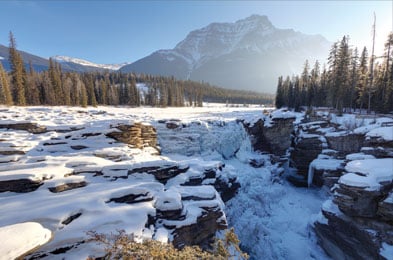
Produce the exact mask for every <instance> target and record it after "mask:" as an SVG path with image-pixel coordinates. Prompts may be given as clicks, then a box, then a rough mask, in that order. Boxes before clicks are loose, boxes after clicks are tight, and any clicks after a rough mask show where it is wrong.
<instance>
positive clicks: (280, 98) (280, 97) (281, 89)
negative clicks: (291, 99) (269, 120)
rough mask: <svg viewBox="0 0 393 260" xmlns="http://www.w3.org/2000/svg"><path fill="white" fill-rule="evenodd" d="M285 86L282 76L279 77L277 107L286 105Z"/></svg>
mask: <svg viewBox="0 0 393 260" xmlns="http://www.w3.org/2000/svg"><path fill="white" fill-rule="evenodd" d="M284 95H285V93H284V86H283V82H282V76H280V77H278V84H277V92H276V102H275V104H276V107H277V108H281V107H283V106H284V105H285V101H284Z"/></svg>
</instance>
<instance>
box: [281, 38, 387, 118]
mask: <svg viewBox="0 0 393 260" xmlns="http://www.w3.org/2000/svg"><path fill="white" fill-rule="evenodd" d="M384 47H385V48H384V54H383V55H382V56H379V57H375V56H373V55H369V52H368V50H367V48H366V47H364V48H363V49H362V50H361V51H360V52H359V50H358V49H357V48H352V47H351V46H350V44H349V37H348V36H344V37H343V38H342V40H341V41H338V42H335V43H334V44H333V45H332V47H331V49H330V53H329V56H328V61H327V66H326V65H323V66H322V68H321V64H320V63H319V62H318V61H316V62H315V64H313V65H312V68H311V67H310V64H309V63H308V61H306V62H305V65H304V68H303V72H302V73H301V75H296V76H293V77H289V76H287V77H286V78H284V77H282V76H281V77H279V78H278V85H277V93H276V100H275V103H276V106H277V107H278V108H279V107H284V106H286V107H289V108H294V109H295V110H299V109H300V107H301V106H308V107H331V108H335V109H336V110H337V111H339V112H349V111H362V110H363V111H364V110H367V111H368V112H371V111H375V112H380V113H388V112H391V111H393V34H392V33H390V34H389V35H388V37H387V40H386V42H385V46H384Z"/></svg>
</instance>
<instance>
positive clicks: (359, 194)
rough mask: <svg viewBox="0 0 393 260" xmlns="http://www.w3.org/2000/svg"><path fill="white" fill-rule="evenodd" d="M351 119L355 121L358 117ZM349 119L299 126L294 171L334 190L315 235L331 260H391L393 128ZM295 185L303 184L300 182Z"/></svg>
mask: <svg viewBox="0 0 393 260" xmlns="http://www.w3.org/2000/svg"><path fill="white" fill-rule="evenodd" d="M348 118H352V119H351V120H352V121H353V122H357V121H356V120H357V119H356V117H354V116H352V117H348ZM348 118H345V117H343V118H338V119H336V122H332V121H331V120H330V119H328V118H325V119H324V118H318V120H319V121H314V122H306V123H301V124H299V125H297V126H296V127H295V131H294V139H293V140H294V141H293V143H292V148H291V155H290V162H291V166H292V167H295V168H296V169H297V173H298V174H299V175H300V177H299V178H300V179H303V185H308V186H310V185H314V186H323V185H324V186H327V187H329V189H331V193H332V194H331V196H332V199H330V200H328V201H326V202H325V203H324V205H323V206H322V209H321V213H320V216H319V218H318V220H317V221H316V222H315V223H314V230H315V232H316V234H317V237H318V239H319V243H320V245H321V246H322V247H323V249H324V250H325V251H326V252H327V253H328V254H329V255H330V256H331V257H333V259H390V258H391V255H389V252H390V251H389V248H393V225H392V223H393V214H392V213H393V212H392V210H393V206H392V205H393V203H392V201H393V200H392V194H393V156H392V152H391V151H392V148H393V145H392V139H393V136H392V133H393V127H392V126H390V124H393V123H386V122H385V121H390V120H391V119H386V118H385V119H378V120H375V119H374V120H375V121H373V122H370V123H366V124H365V125H362V126H360V127H356V123H354V124H352V128H349V127H348V125H350V123H349V119H348ZM363 120H364V119H363ZM359 121H360V120H359ZM392 121H393V120H392ZM362 124H363V123H362ZM289 180H293V179H289ZM294 182H295V181H294ZM295 184H297V185H299V179H296V182H295Z"/></svg>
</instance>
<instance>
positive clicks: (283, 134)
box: [244, 117, 295, 156]
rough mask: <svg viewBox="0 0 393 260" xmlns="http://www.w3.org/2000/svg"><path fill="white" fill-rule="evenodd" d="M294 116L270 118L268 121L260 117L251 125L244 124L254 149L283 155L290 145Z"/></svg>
mask: <svg viewBox="0 0 393 260" xmlns="http://www.w3.org/2000/svg"><path fill="white" fill-rule="evenodd" d="M294 121H295V118H294V117H289V118H272V119H271V120H270V121H269V123H266V120H263V119H260V120H258V121H257V122H256V123H254V124H253V125H250V124H244V126H245V128H246V129H247V132H248V133H249V135H250V139H251V144H252V146H253V148H254V150H256V151H263V152H269V153H271V154H274V155H277V156H284V155H285V154H286V151H287V150H288V148H289V147H290V146H291V133H292V131H293V122H294Z"/></svg>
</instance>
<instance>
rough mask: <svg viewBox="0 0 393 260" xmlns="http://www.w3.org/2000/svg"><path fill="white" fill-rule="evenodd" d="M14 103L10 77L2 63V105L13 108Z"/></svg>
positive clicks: (0, 78) (0, 102) (0, 87)
mask: <svg viewBox="0 0 393 260" xmlns="http://www.w3.org/2000/svg"><path fill="white" fill-rule="evenodd" d="M13 103H14V102H13V101H12V95H11V91H10V83H9V80H8V75H7V73H6V72H5V70H4V68H3V65H2V63H1V62H0V104H4V105H7V106H12V105H13Z"/></svg>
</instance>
